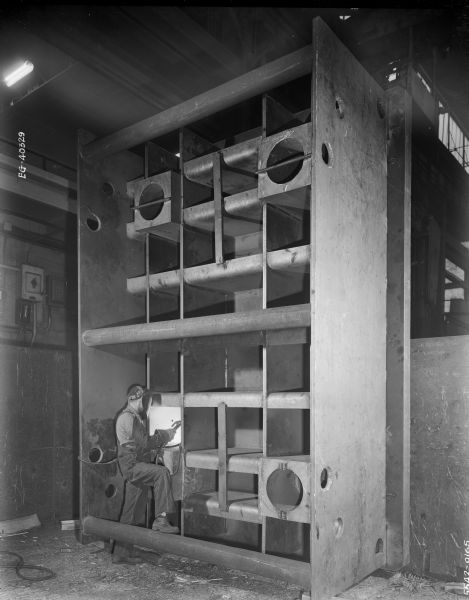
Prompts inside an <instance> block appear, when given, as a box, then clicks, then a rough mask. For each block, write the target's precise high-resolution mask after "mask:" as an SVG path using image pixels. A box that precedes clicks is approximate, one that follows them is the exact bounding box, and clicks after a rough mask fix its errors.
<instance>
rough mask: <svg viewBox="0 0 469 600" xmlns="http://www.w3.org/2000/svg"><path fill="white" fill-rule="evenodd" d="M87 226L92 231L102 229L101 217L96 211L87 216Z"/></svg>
mask: <svg viewBox="0 0 469 600" xmlns="http://www.w3.org/2000/svg"><path fill="white" fill-rule="evenodd" d="M86 226H87V227H88V229H89V230H90V231H93V232H95V231H99V230H100V229H101V219H100V218H99V217H98V216H97V215H95V214H94V213H90V214H89V215H88V217H87V218H86Z"/></svg>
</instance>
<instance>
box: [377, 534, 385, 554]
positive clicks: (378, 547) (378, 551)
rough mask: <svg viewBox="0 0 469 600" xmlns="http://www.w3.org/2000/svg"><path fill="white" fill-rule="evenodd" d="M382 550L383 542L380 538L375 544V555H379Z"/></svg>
mask: <svg viewBox="0 0 469 600" xmlns="http://www.w3.org/2000/svg"><path fill="white" fill-rule="evenodd" d="M383 549H384V543H383V540H382V539H381V538H378V541H377V542H376V548H375V553H376V554H379V553H380V552H382V551H383Z"/></svg>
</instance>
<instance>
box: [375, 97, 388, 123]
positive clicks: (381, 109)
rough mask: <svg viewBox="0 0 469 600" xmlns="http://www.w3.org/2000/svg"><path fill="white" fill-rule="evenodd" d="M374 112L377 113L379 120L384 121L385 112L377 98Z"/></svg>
mask: <svg viewBox="0 0 469 600" xmlns="http://www.w3.org/2000/svg"><path fill="white" fill-rule="evenodd" d="M376 110H377V111H378V115H379V118H380V119H384V117H385V116H386V111H385V109H384V104H383V101H382V100H381V98H378V100H377V101H376Z"/></svg>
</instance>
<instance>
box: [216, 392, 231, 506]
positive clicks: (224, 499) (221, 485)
mask: <svg viewBox="0 0 469 600" xmlns="http://www.w3.org/2000/svg"><path fill="white" fill-rule="evenodd" d="M217 418H218V506H219V507H220V510H221V511H223V512H226V511H227V510H228V490H227V448H226V404H225V403H224V402H220V404H219V405H218V411H217Z"/></svg>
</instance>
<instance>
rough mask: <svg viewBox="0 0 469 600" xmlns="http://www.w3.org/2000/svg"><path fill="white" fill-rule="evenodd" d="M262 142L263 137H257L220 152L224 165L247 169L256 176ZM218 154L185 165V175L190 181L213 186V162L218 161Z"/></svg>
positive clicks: (202, 157) (205, 156) (207, 155)
mask: <svg viewBox="0 0 469 600" xmlns="http://www.w3.org/2000/svg"><path fill="white" fill-rule="evenodd" d="M261 141H262V138H261V137H256V138H252V139H250V140H247V141H245V142H240V143H239V144H235V145H234V146H228V148H224V149H223V150H220V152H221V154H222V155H223V161H224V163H225V164H226V165H227V166H228V167H234V168H238V169H245V170H246V171H247V172H249V173H252V174H253V175H254V174H255V173H256V172H257V166H258V165H257V162H258V154H259V145H260V143H261ZM217 154H218V153H216V152H215V153H213V152H212V153H211V154H206V155H204V156H200V157H199V158H194V159H192V160H190V161H189V162H187V163H186V164H185V165H184V175H185V176H186V177H187V179H189V180H190V181H194V182H196V183H201V184H202V185H208V186H212V185H213V181H212V173H213V162H214V160H216V157H217Z"/></svg>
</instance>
